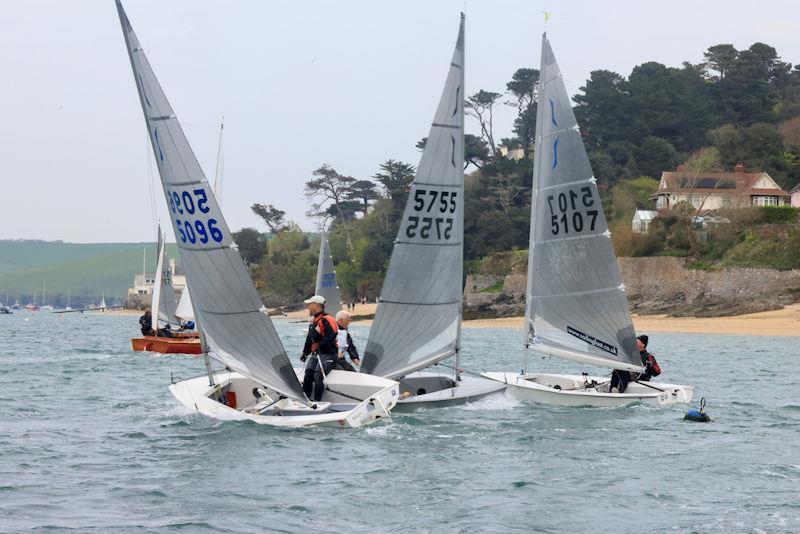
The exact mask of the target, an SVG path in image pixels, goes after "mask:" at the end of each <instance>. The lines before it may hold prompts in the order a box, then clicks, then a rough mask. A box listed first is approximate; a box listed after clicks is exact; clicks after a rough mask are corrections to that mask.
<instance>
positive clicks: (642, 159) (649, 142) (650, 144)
mask: <svg viewBox="0 0 800 534" xmlns="http://www.w3.org/2000/svg"><path fill="white" fill-rule="evenodd" d="M636 163H637V165H638V167H639V172H641V173H642V174H644V175H646V176H650V177H653V178H656V177H658V176H661V173H662V172H663V171H667V170H672V169H674V168H675V165H676V164H677V163H678V152H677V151H676V150H675V147H674V146H672V144H671V143H670V142H669V141H667V140H666V139H661V138H660V137H653V136H649V137H647V138H645V140H644V142H642V145H641V146H640V147H639V149H638V151H637V153H636Z"/></svg>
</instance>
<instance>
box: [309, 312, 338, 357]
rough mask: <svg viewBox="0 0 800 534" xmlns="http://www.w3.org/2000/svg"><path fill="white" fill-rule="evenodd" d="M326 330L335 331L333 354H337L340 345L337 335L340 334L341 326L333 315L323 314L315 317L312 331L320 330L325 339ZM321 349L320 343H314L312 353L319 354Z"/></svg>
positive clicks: (312, 322)
mask: <svg viewBox="0 0 800 534" xmlns="http://www.w3.org/2000/svg"><path fill="white" fill-rule="evenodd" d="M326 328H330V329H331V330H332V331H333V348H334V350H333V352H337V351H338V348H339V343H338V341H337V339H336V335H337V334H338V333H339V325H338V324H337V323H336V319H334V317H333V315H330V314H329V313H321V314H319V315H318V316H316V317H314V319H313V320H312V321H311V329H312V330H313V329H317V330H319V333H320V335H321V336H322V337H323V338H324V337H325V333H326V332H325V330H326ZM319 347H320V344H319V342H318V341H317V342H314V343H312V344H311V352H317V351H318V350H319Z"/></svg>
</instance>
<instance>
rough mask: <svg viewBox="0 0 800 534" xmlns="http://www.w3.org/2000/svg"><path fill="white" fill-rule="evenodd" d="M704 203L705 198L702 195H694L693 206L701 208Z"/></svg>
mask: <svg viewBox="0 0 800 534" xmlns="http://www.w3.org/2000/svg"><path fill="white" fill-rule="evenodd" d="M702 204H703V199H702V197H701V196H700V195H692V206H694V207H695V208H699V207H700V206H701V205H702Z"/></svg>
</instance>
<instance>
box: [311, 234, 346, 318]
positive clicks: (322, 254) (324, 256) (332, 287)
mask: <svg viewBox="0 0 800 534" xmlns="http://www.w3.org/2000/svg"><path fill="white" fill-rule="evenodd" d="M314 294H315V295H320V296H322V297H324V298H325V308H326V310H327V311H328V312H330V313H332V314H333V315H336V312H337V311H339V310H340V309H341V308H342V296H341V294H340V293H339V285H338V283H337V282H336V269H335V268H334V266H333V256H331V247H330V245H329V244H328V236H327V235H326V234H325V232H322V235H321V236H320V242H319V260H317V287H316V289H315V291H314Z"/></svg>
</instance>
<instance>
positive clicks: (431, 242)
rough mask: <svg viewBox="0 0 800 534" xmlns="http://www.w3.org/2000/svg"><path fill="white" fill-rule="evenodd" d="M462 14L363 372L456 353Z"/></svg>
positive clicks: (416, 365) (418, 364)
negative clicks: (453, 49) (447, 71)
mask: <svg viewBox="0 0 800 534" xmlns="http://www.w3.org/2000/svg"><path fill="white" fill-rule="evenodd" d="M463 210H464V15H463V14H462V15H461V24H460V26H459V32H458V39H457V41H456V47H455V52H454V53H453V59H452V61H451V62H450V70H449V73H448V75H447V82H446V84H445V87H444V92H443V93H442V97H441V100H440V101H439V107H438V109H437V110H436V115H435V116H434V119H433V123H432V124H431V129H430V133H429V134H428V140H427V142H426V144H425V149H424V151H423V153H422V158H421V160H420V164H419V168H418V169H417V174H416V176H415V177H414V181H413V182H412V184H411V190H410V192H409V196H408V201H407V202H406V207H405V211H404V212H403V219H402V221H401V223H400V229H399V231H398V233H397V239H396V240H395V244H394V249H393V251H392V257H391V260H390V262H389V269H388V271H387V273H386V278H385V280H384V283H383V289H382V290H381V297H380V304H379V305H378V311H377V313H376V315H375V320H374V322H373V324H372V329H371V330H370V335H369V340H368V341H367V347H366V350H365V354H364V363H363V365H362V370H363V371H365V372H367V373H371V374H376V375H380V376H385V377H388V378H397V377H400V376H403V375H405V374H407V373H410V372H413V371H416V370H418V369H422V368H424V367H427V366H429V365H432V364H433V363H436V362H437V361H439V360H442V359H444V358H447V357H449V356H452V355H454V354H455V352H456V350H457V346H458V337H459V331H460V329H459V325H460V323H461V298H462V278H463V269H464V265H463V237H464V211H463Z"/></svg>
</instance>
